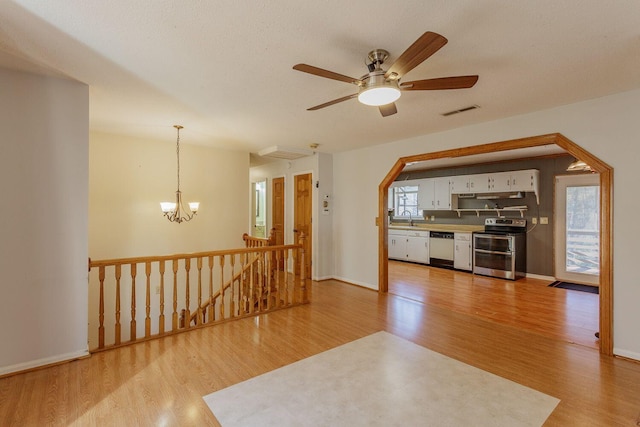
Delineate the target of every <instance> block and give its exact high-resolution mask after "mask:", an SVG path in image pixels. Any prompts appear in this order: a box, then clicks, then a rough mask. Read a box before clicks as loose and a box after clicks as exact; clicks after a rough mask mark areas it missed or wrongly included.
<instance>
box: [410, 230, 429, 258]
mask: <svg viewBox="0 0 640 427" xmlns="http://www.w3.org/2000/svg"><path fill="white" fill-rule="evenodd" d="M418 233H420V234H419V235H417V234H418ZM418 233H413V234H411V233H410V234H409V235H408V236H407V261H412V262H419V263H421V264H429V232H428V231H427V232H426V237H425V232H418Z"/></svg>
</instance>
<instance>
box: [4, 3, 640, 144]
mask: <svg viewBox="0 0 640 427" xmlns="http://www.w3.org/2000/svg"><path fill="white" fill-rule="evenodd" d="M639 18H640V1H638V0H615V1H602V0H562V1H557V0H536V1H513V0H456V1H447V0H438V1H436V0H405V1H402V2H391V1H388V0H384V1H378V0H367V1H364V0H351V1H349V2H345V1H337V0H325V1H300V0H268V1H267V0H254V1H237V0H234V1H212V0H210V1H206V0H190V1H184V0H135V1H131V0H110V1H104V0H49V1H42V0H14V1H11V0H2V1H0V67H5V68H17V69H21V70H26V71H31V72H38V73H49V74H54V75H62V76H67V77H69V78H73V79H76V80H79V81H81V82H84V83H87V84H88V85H89V86H90V107H91V110H90V120H91V123H90V127H91V129H92V130H94V131H102V132H108V133H115V134H128V135H134V136H140V137H150V138H158V139H162V140H172V139H174V138H175V131H174V129H173V128H172V125H173V124H176V123H179V124H182V125H184V126H185V129H184V130H183V131H182V132H181V137H182V138H181V140H182V141H183V142H185V143H197V144H205V145H210V146H216V147H223V148H231V149H240V150H248V151H251V152H257V151H259V150H260V149H263V148H265V147H269V146H273V145H278V146H284V147H297V148H308V146H309V144H312V143H317V144H320V146H319V148H318V149H317V151H324V152H339V151H343V150H349V149H354V148H359V147H364V146H368V145H374V144H381V143H385V142H389V141H394V140H398V139H403V138H408V137H413V136H417V135H421V134H427V133H432V132H437V131H442V130H446V129H450V128H455V127H460V126H465V125H469V124H472V123H477V122H482V121H488V120H495V119H498V118H502V117H506V116H512V115H517V114H522V113H526V112H530V111H535V110H540V109H545V108H549V107H553V106H556V105H563V104H568V103H572V102H576V101H580V100H584V99H590V98H595V97H600V96H604V95H608V94H612V93H616V92H621V91H625V90H629V89H634V88H638V87H640V72H639V70H640V25H639V24H640V19H639ZM425 31H433V32H436V33H439V34H442V35H443V36H445V37H446V38H448V39H449V43H448V44H447V45H445V46H444V47H443V48H442V49H441V50H440V51H438V52H437V53H436V54H435V55H433V56H432V57H431V58H429V59H427V60H426V61H425V62H424V63H422V64H421V65H419V66H418V67H416V68H415V69H414V70H412V71H410V72H409V73H407V75H406V76H405V78H404V80H405V81H409V80H419V79H427V78H434V77H445V76H455V75H467V74H478V75H479V76H480V79H479V81H478V83H477V84H476V86H475V87H473V88H471V89H461V90H452V91H423V92H405V93H404V94H403V96H402V98H400V100H398V102H397V103H396V104H397V108H398V114H396V115H393V116H389V117H386V118H383V117H382V116H381V115H380V113H379V112H378V110H377V108H375V107H367V106H364V105H361V104H359V103H358V101H357V100H350V101H346V102H343V103H340V104H336V105H333V106H331V107H327V108H325V109H322V110H318V111H306V108H308V107H311V106H314V105H317V104H320V103H323V102H326V101H330V100H332V99H335V98H339V97H342V96H346V95H349V94H352V93H355V92H356V87H355V86H353V85H349V84H346V83H342V82H338V81H334V80H328V79H323V78H320V77H316V76H312V75H309V74H305V73H301V72H298V71H295V70H293V69H292V66H293V65H294V64H297V63H307V64H310V65H314V66H317V67H320V68H325V69H328V70H331V71H335V72H337V73H341V74H346V75H349V76H352V77H360V76H362V75H363V74H365V72H366V66H365V62H364V61H365V58H366V55H367V53H368V52H369V51H370V50H372V49H375V48H383V49H386V50H388V51H389V52H390V53H391V58H390V59H389V60H388V61H387V62H388V63H391V62H392V61H393V60H395V58H397V56H398V55H400V54H401V53H402V52H403V51H404V50H405V49H406V48H407V47H408V46H409V45H410V44H411V43H413V41H414V40H416V39H417V38H418V37H419V36H420V35H421V34H422V33H424V32H425ZM473 104H477V105H479V106H480V107H481V108H480V109H477V110H472V111H469V112H466V113H462V114H457V115H453V116H450V117H443V116H442V115H441V113H444V112H447V111H450V110H456V109H459V108H463V107H466V106H470V105H473Z"/></svg>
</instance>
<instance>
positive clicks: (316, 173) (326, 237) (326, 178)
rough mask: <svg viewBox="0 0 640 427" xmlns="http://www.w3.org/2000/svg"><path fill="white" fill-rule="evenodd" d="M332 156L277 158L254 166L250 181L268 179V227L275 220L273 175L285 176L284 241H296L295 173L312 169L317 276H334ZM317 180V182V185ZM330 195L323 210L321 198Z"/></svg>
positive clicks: (315, 268)
mask: <svg viewBox="0 0 640 427" xmlns="http://www.w3.org/2000/svg"><path fill="white" fill-rule="evenodd" d="M332 168H333V158H332V156H331V155H330V154H326V153H315V154H314V155H312V156H309V157H303V158H301V159H298V160H293V161H284V160H278V161H275V162H272V163H268V164H265V165H261V166H256V167H253V168H251V182H258V181H262V180H265V179H266V180H267V213H268V214H267V230H270V229H271V227H272V224H273V218H272V217H271V196H272V194H271V193H272V184H273V178H279V177H284V183H285V224H284V229H285V230H284V231H285V243H286V244H292V243H293V238H294V236H293V213H294V212H293V208H294V203H293V201H294V194H293V190H294V188H293V177H294V176H296V175H300V174H304V173H311V174H312V180H313V196H312V201H311V203H312V233H313V239H312V252H313V255H312V257H313V258H312V268H311V269H312V272H311V277H312V278H313V279H314V280H323V279H328V278H331V277H332V276H333V259H334V256H333V251H332V247H333V235H332V232H331V230H332V227H333V216H334V214H333V193H332V192H333V173H332V172H333V171H332ZM316 183H317V184H318V186H317V187H316ZM325 194H326V195H328V196H329V200H328V202H329V210H328V212H324V211H323V208H322V200H323V199H324V195H325Z"/></svg>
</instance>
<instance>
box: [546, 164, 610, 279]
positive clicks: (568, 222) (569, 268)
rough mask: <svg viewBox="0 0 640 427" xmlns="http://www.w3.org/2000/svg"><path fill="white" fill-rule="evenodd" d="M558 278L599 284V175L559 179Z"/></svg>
mask: <svg viewBox="0 0 640 427" xmlns="http://www.w3.org/2000/svg"><path fill="white" fill-rule="evenodd" d="M554 204H555V206H554V207H555V208H554V212H555V218H554V219H555V221H554V240H555V256H554V258H555V276H556V278H557V279H558V280H563V281H567V282H574V283H584V284H588V285H594V286H599V284H600V176H599V175H598V174H584V175H566V176H556V179H555V197H554Z"/></svg>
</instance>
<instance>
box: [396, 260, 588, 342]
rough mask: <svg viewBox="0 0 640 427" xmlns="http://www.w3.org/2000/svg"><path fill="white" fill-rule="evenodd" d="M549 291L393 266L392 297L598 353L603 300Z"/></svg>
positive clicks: (530, 284)
mask: <svg viewBox="0 0 640 427" xmlns="http://www.w3.org/2000/svg"><path fill="white" fill-rule="evenodd" d="M547 285H549V281H546V280H539V279H528V278H524V279H519V280H517V281H511V280H503V279H496V278H492V277H485V276H479V275H474V274H471V273H467V272H462V271H455V270H449V269H443V268H437V267H429V266H425V265H420V264H413V263H408V262H400V261H389V292H390V293H392V294H395V295H399V296H402V297H406V298H410V299H414V300H416V301H420V302H424V303H427V304H432V305H437V306H439V307H443V308H446V309H449V310H453V311H456V312H459V313H463V314H467V315H470V316H477V317H481V318H484V319H487V320H491V321H494V322H497V323H501V324H503V325H508V326H512V327H515V328H519V329H523V330H526V331H530V332H533V333H536V334H540V335H543V336H546V337H549V338H553V339H559V340H563V341H567V342H572V343H576V344H580V345H584V346H587V347H591V348H595V349H597V348H598V341H597V338H596V337H595V333H596V332H597V331H598V321H599V302H598V295H597V294H591V293H587V292H578V291H569V290H566V289H560V288H550V287H548V286H547Z"/></svg>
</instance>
